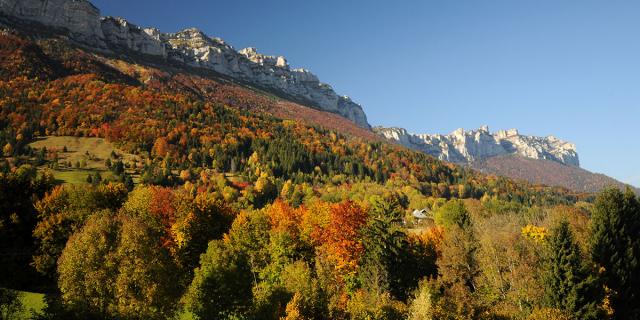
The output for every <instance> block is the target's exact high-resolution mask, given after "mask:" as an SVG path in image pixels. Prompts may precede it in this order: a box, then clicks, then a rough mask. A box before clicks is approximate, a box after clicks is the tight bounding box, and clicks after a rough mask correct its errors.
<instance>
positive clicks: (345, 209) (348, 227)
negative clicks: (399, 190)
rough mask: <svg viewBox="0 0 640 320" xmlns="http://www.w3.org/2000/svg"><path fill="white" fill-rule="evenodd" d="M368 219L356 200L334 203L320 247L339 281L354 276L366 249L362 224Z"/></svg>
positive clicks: (342, 281)
mask: <svg viewBox="0 0 640 320" xmlns="http://www.w3.org/2000/svg"><path fill="white" fill-rule="evenodd" d="M366 221H367V214H366V212H365V211H364V210H363V209H362V207H360V206H359V205H358V204H356V203H354V202H352V201H345V202H342V203H340V204H336V205H333V206H332V207H331V213H330V221H329V224H328V225H327V226H326V228H324V230H323V232H321V233H320V234H319V237H320V241H321V243H322V246H321V248H320V250H321V252H322V253H323V254H326V258H327V259H328V261H329V263H330V264H331V265H332V266H333V269H334V271H335V272H334V276H335V280H337V281H338V283H344V281H348V280H354V279H353V278H354V276H355V275H356V271H357V269H358V267H359V262H360V258H361V256H362V254H363V252H364V245H363V244H362V228H363V227H364V226H365V224H366Z"/></svg>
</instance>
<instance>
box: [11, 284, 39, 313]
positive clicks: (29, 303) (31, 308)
mask: <svg viewBox="0 0 640 320" xmlns="http://www.w3.org/2000/svg"><path fill="white" fill-rule="evenodd" d="M19 293H20V301H21V302H22V310H21V311H20V312H18V313H16V314H12V315H11V319H16V320H22V319H31V318H33V315H34V314H38V313H40V312H42V311H43V310H44V308H45V306H46V304H45V302H44V294H42V293H34V292H24V291H20V292H19Z"/></svg>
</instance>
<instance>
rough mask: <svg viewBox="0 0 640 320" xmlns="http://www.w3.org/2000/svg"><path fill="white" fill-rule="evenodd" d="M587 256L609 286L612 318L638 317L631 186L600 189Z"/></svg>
mask: <svg viewBox="0 0 640 320" xmlns="http://www.w3.org/2000/svg"><path fill="white" fill-rule="evenodd" d="M591 229H592V232H593V236H592V241H591V257H592V259H593V261H594V262H595V263H596V264H597V267H598V268H600V270H601V273H600V274H601V277H602V279H603V281H604V283H605V285H606V287H607V288H609V290H611V291H612V292H613V294H612V295H611V297H610V300H611V307H612V308H613V310H614V311H615V313H614V319H633V318H638V317H640V291H639V290H640V282H639V281H640V279H639V278H638V276H637V275H638V274H640V260H639V259H640V238H638V234H639V233H640V204H639V202H638V199H637V198H636V197H635V195H634V194H633V193H632V192H631V190H627V191H626V192H625V193H623V192H621V191H620V190H617V189H609V190H606V191H604V192H602V193H601V194H600V195H599V196H598V198H597V200H596V203H595V207H594V211H593V216H592V225H591Z"/></svg>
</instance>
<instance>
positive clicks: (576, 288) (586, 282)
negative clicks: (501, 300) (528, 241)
mask: <svg viewBox="0 0 640 320" xmlns="http://www.w3.org/2000/svg"><path fill="white" fill-rule="evenodd" d="M548 244H549V246H548V250H549V251H548V256H547V261H546V265H545V273H544V276H543V284H544V289H545V304H546V306H547V307H551V308H556V309H559V310H565V311H568V312H571V313H572V315H573V316H574V318H576V319H599V318H600V314H599V307H598V302H599V301H601V299H600V296H599V294H598V290H597V285H596V282H595V279H594V278H593V277H590V275H589V272H588V269H587V268H586V267H585V264H584V263H583V260H582V252H581V251H580V247H578V244H577V243H576V242H575V241H574V236H573V232H572V231H571V229H570V227H569V222H567V221H566V220H563V221H561V222H560V224H559V225H558V226H556V227H555V228H554V229H553V230H552V232H551V236H550V237H549V243H548ZM594 289H595V290H594Z"/></svg>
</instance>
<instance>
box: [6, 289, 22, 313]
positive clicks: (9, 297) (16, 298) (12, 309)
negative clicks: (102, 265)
mask: <svg viewBox="0 0 640 320" xmlns="http://www.w3.org/2000/svg"><path fill="white" fill-rule="evenodd" d="M23 310H24V306H23V305H22V301H21V300H20V293H18V292H17V291H14V290H9V289H3V288H0V320H11V319H17V318H18V314H19V313H20V312H22V311H23Z"/></svg>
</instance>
